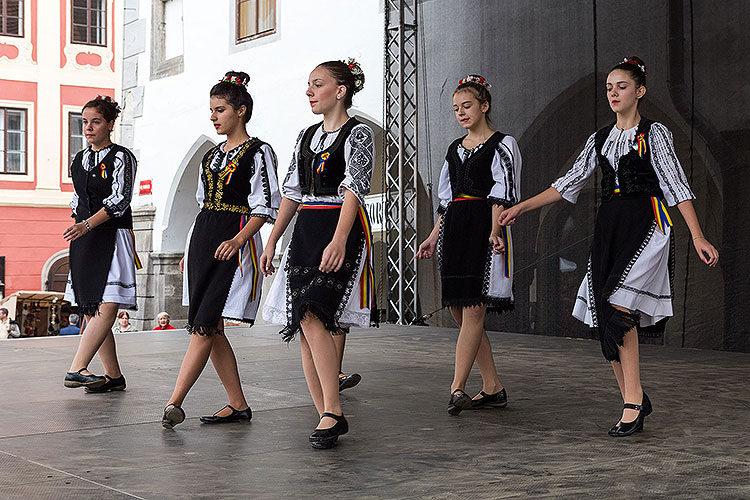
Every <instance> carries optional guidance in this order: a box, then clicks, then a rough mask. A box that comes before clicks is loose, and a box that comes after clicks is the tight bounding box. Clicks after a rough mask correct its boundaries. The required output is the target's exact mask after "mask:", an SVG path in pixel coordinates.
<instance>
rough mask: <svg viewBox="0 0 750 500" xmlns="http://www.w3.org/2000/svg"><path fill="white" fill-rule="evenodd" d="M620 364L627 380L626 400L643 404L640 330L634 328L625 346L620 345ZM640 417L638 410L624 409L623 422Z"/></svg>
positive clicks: (624, 378) (627, 335) (624, 340)
mask: <svg viewBox="0 0 750 500" xmlns="http://www.w3.org/2000/svg"><path fill="white" fill-rule="evenodd" d="M619 351H620V364H621V365H622V375H623V380H624V382H625V402H626V403H633V404H641V403H642V402H643V388H642V387H641V374H640V366H639V360H638V331H637V330H636V329H635V328H633V329H632V330H630V331H629V332H628V333H626V334H625V337H624V338H623V346H622V347H620V349H619ZM636 417H638V410H630V409H623V410H622V417H621V419H620V421H621V422H632V421H633V420H635V419H636Z"/></svg>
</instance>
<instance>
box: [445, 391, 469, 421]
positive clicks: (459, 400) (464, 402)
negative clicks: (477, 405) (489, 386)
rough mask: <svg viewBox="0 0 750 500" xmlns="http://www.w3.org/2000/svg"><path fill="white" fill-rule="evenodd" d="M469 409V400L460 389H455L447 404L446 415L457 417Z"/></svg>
mask: <svg viewBox="0 0 750 500" xmlns="http://www.w3.org/2000/svg"><path fill="white" fill-rule="evenodd" d="M467 408H471V398H470V397H469V395H468V394H466V393H465V392H464V391H462V390H461V389H456V390H455V391H453V393H452V394H451V399H450V401H449V402H448V415H454V416H455V415H458V414H459V413H461V412H462V411H463V410H466V409H467Z"/></svg>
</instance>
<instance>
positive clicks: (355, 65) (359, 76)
mask: <svg viewBox="0 0 750 500" xmlns="http://www.w3.org/2000/svg"><path fill="white" fill-rule="evenodd" d="M341 62H342V63H344V64H346V67H347V68H349V71H351V72H352V76H354V93H355V94H356V93H357V92H359V91H360V90H362V89H363V88H365V72H364V71H362V66H360V65H359V62H357V61H355V60H354V58H353V57H350V58H348V59H347V60H346V61H341Z"/></svg>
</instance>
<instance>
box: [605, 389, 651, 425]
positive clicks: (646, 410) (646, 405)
mask: <svg viewBox="0 0 750 500" xmlns="http://www.w3.org/2000/svg"><path fill="white" fill-rule="evenodd" d="M641 406H643V409H642V410H641V413H642V414H643V416H644V417H648V416H649V415H651V412H653V411H654V407H653V406H651V400H650V399H649V398H648V394H646V393H645V392H644V393H643V401H642V402H641ZM620 424H621V422H617V423H616V424H615V425H613V426H612V428H611V429H610V430H609V431H608V433H609V435H610V436H614V433H615V432H617V428H618V427H620ZM640 430H643V427H641V429H640Z"/></svg>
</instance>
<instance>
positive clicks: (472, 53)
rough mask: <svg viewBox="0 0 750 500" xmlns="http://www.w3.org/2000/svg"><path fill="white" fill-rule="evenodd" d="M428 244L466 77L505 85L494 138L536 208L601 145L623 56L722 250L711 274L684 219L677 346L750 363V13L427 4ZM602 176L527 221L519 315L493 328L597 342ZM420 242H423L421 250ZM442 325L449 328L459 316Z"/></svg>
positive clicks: (497, 99) (427, 290) (701, 4)
mask: <svg viewBox="0 0 750 500" xmlns="http://www.w3.org/2000/svg"><path fill="white" fill-rule="evenodd" d="M419 9H420V11H419V16H418V21H419V35H418V37H419V38H418V56H419V78H420V80H419V82H418V88H419V96H418V98H419V106H420V108H419V112H420V116H419V170H420V176H421V180H422V182H423V186H424V192H423V193H422V198H421V200H423V201H424V202H423V203H422V204H421V206H422V207H423V209H422V210H420V215H419V216H420V236H421V237H424V236H426V235H427V234H428V232H429V229H431V222H432V220H434V219H433V217H434V214H433V213H431V212H430V211H429V207H430V201H431V203H432V208H433V209H434V208H435V207H436V206H437V184H438V176H439V173H440V168H441V167H442V164H443V160H444V157H445V150H446V148H447V146H448V144H449V143H450V141H451V140H453V139H455V138H456V137H458V136H459V135H461V129H460V127H459V126H458V124H457V123H456V121H455V118H454V116H453V112H452V108H451V96H452V92H453V90H454V89H455V86H456V84H457V81H458V80H459V79H460V78H462V77H463V76H465V75H466V74H468V73H479V74H482V75H484V76H485V77H486V78H487V79H488V80H489V81H490V82H491V83H492V84H493V87H492V91H491V92H492V96H493V106H492V108H493V109H492V118H493V120H494V122H495V126H496V128H498V129H499V130H501V131H503V132H505V133H508V134H511V135H513V136H514V137H516V139H517V140H518V141H519V144H520V147H521V151H522V154H523V175H522V197H523V198H527V197H529V196H531V195H533V194H536V193H538V192H540V191H542V190H543V189H545V188H547V187H548V186H549V185H550V183H551V182H552V181H553V180H554V179H555V178H557V177H558V176H559V175H561V174H562V173H564V172H565V171H566V170H567V169H568V168H569V167H570V166H571V164H572V162H573V160H574V159H575V158H576V156H577V155H578V153H579V152H580V150H581V149H582V147H583V144H584V142H585V141H586V139H587V137H588V136H589V135H590V134H591V133H593V132H594V131H595V130H597V129H598V128H600V127H603V126H605V125H607V124H609V123H611V122H613V121H614V115H613V114H612V112H611V111H610V109H609V106H608V104H607V101H606V96H605V92H604V84H605V79H606V75H607V72H608V71H609V69H611V67H612V66H614V65H615V64H616V63H618V62H619V61H621V60H622V59H623V57H625V56H631V55H638V56H639V57H641V58H642V59H643V60H644V61H645V62H646V65H647V71H648V77H647V79H648V93H647V95H646V98H645V100H644V102H643V103H642V105H641V112H642V114H643V115H644V116H648V117H649V118H652V119H653V120H657V121H660V122H662V123H664V124H665V125H666V126H667V127H669V129H670V130H671V131H672V133H673V135H674V141H675V146H676V149H677V153H678V156H679V158H680V161H681V162H682V166H683V168H684V170H685V173H686V174H687V176H688V179H689V180H690V184H691V186H692V188H693V191H694V192H695V194H696V196H697V200H696V201H695V207H696V210H697V212H698V216H699V218H700V221H701V224H702V225H703V229H704V232H705V233H706V236H707V237H708V239H709V240H710V241H711V242H712V243H714V245H716V247H717V248H718V249H719V252H720V256H721V257H720V266H719V267H718V268H716V269H709V268H708V267H707V266H705V265H704V264H703V263H702V262H700V261H699V260H698V257H697V255H696V253H695V251H694V249H693V247H692V243H691V240H690V238H689V232H688V230H687V227H686V225H685V223H684V221H683V220H682V217H681V216H680V215H679V212H678V210H677V209H676V208H672V209H670V214H671V216H672V219H673V221H674V222H675V227H676V236H677V238H676V276H675V283H674V312H675V315H674V317H673V318H672V319H671V320H670V321H669V323H668V325H667V332H666V334H665V337H664V344H666V345H670V346H683V347H693V348H705V349H726V350H736V351H750V326H748V324H749V323H748V320H750V285H749V284H748V279H747V278H746V277H745V276H746V273H747V272H748V269H750V265H749V264H750V262H748V261H749V260H750V252H748V243H747V242H748V241H749V240H750V222H748V219H746V218H745V217H744V215H746V214H747V209H746V203H747V201H748V200H750V170H749V169H748V164H749V163H750V161H749V160H750V113H749V112H748V105H749V104H750V86H748V85H747V70H748V68H750V56H748V53H749V50H748V49H750V30H748V29H746V28H747V25H746V22H747V19H748V18H750V2H747V1H744V0H727V1H723V2H714V1H708V0H694V1H686V0H663V1H645V0H642V1H635V0H631V1H628V0H625V1H620V2H610V1H601V0H600V1H575V0H564V1H562V0H561V1H549V0H514V1H499V0H497V1H495V0H483V1H477V0H424V1H421V2H420V4H419ZM598 185H599V176H597V177H596V178H595V179H593V180H592V181H590V182H589V184H588V186H587V188H586V190H585V191H584V192H583V193H582V194H581V196H580V198H579V201H578V203H577V204H576V205H571V204H569V203H567V202H565V201H563V202H560V203H557V204H556V205H553V206H552V207H548V208H546V209H543V210H541V211H537V212H536V213H532V214H527V215H525V216H524V217H523V218H522V219H520V220H519V222H518V223H517V224H516V225H515V226H514V227H513V230H514V239H515V243H516V255H515V258H516V270H517V274H516V294H517V301H516V311H515V312H513V313H511V314H508V315H505V316H495V317H491V318H490V319H488V322H487V326H488V328H491V329H495V330H504V331H515V332H527V333H533V334H542V335H564V336H576V337H588V336H589V332H588V328H586V327H585V325H583V324H582V323H580V322H578V321H577V320H576V319H574V318H573V317H572V316H571V315H570V312H571V310H572V308H573V301H574V298H575V296H576V291H577V288H578V285H579V284H580V282H581V279H582V278H583V274H584V272H585V268H586V262H587V256H588V251H589V247H590V243H591V238H590V237H591V234H592V231H593V223H594V214H595V212H596V207H597V206H598V204H599V201H600V200H599V191H598ZM420 241H421V240H420ZM434 271H435V268H434V263H422V264H420V298H421V299H420V302H421V304H420V306H421V308H422V311H421V312H422V313H423V314H424V313H428V312H430V311H432V310H434V309H437V307H435V304H439V293H440V292H439V289H437V292H436V287H435V285H436V284H438V280H437V279H436V276H435V273H434ZM438 321H439V322H440V323H442V324H447V323H446V322H447V321H449V320H448V319H447V315H446V314H445V313H443V314H441V315H440V316H439V317H438Z"/></svg>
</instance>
